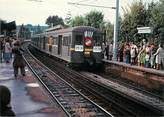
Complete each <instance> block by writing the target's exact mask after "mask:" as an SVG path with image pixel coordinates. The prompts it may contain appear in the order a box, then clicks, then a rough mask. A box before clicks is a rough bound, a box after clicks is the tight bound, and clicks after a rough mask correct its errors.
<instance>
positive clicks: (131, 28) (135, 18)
mask: <svg viewBox="0 0 164 117" xmlns="http://www.w3.org/2000/svg"><path fill="white" fill-rule="evenodd" d="M146 18H147V10H146V7H145V5H144V4H143V3H142V2H141V1H140V2H133V3H132V5H131V6H130V11H128V12H127V13H125V14H124V17H123V20H122V21H121V38H122V39H124V40H126V41H129V40H131V41H132V40H134V36H135V35H136V34H137V27H143V26H148V25H149V22H146ZM134 41H136V42H138V41H139V40H137V39H136V40H134Z"/></svg>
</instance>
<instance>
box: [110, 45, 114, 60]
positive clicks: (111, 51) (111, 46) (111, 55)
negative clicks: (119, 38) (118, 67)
mask: <svg viewBox="0 0 164 117" xmlns="http://www.w3.org/2000/svg"><path fill="white" fill-rule="evenodd" d="M112 57H113V44H112V42H111V43H110V45H109V60H112Z"/></svg>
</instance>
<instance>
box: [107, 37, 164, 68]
mask: <svg viewBox="0 0 164 117" xmlns="http://www.w3.org/2000/svg"><path fill="white" fill-rule="evenodd" d="M104 50H105V51H104V52H105V55H106V58H107V59H108V60H112V59H113V58H112V57H113V56H112V55H113V44H112V42H111V43H110V44H108V45H107V46H106V47H105V49H104ZM117 61H119V62H125V63H127V64H131V65H138V66H141V67H146V68H154V69H157V70H162V69H164V47H163V45H161V44H159V45H158V46H156V45H154V44H149V42H147V41H146V39H143V40H142V42H141V43H140V44H139V45H138V46H137V45H136V44H134V43H133V42H125V43H120V44H118V50H117Z"/></svg>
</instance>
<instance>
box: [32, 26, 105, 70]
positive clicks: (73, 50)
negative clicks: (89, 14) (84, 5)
mask: <svg viewBox="0 0 164 117" xmlns="http://www.w3.org/2000/svg"><path fill="white" fill-rule="evenodd" d="M31 41H32V45H33V46H34V47H36V48H37V49H39V50H41V51H43V52H45V53H47V54H49V55H52V56H55V57H57V58H59V59H61V60H64V61H66V62H67V63H68V64H69V65H71V66H76V67H81V66H92V67H94V66H102V59H103V49H102V43H103V41H104V36H103V33H102V32H101V31H100V30H98V29H96V28H94V27H90V26H76V27H70V28H63V27H62V28H61V27H60V26H58V27H55V28H50V29H47V30H46V31H45V32H43V33H40V34H35V35H33V36H32V38H31Z"/></svg>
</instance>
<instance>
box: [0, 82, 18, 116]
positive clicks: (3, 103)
mask: <svg viewBox="0 0 164 117" xmlns="http://www.w3.org/2000/svg"><path fill="white" fill-rule="evenodd" d="M10 101H11V93H10V90H9V89H8V88H7V87H6V86H2V85H1V86H0V116H5V117H8V116H15V113H14V112H13V111H12V109H11V106H10Z"/></svg>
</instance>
